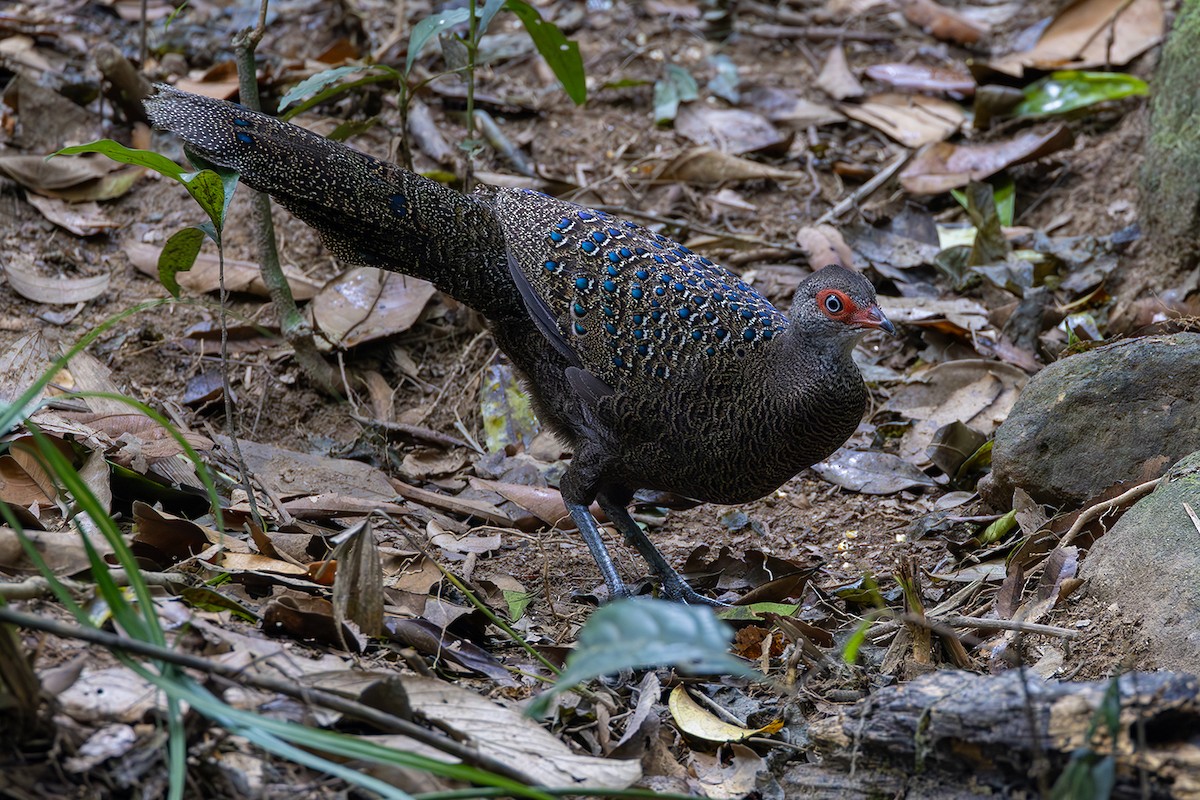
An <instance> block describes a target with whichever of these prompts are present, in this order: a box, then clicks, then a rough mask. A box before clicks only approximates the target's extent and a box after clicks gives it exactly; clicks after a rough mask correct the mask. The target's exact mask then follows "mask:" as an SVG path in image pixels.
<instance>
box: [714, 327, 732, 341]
mask: <svg viewBox="0 0 1200 800" xmlns="http://www.w3.org/2000/svg"><path fill="white" fill-rule="evenodd" d="M728 335H729V331H727V330H725V329H724V328H717V329H716V330H715V331H713V336H716V337H717V339H718V341H724V339H725V337H726V336H728Z"/></svg>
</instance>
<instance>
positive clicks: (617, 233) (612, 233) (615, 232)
mask: <svg viewBox="0 0 1200 800" xmlns="http://www.w3.org/2000/svg"><path fill="white" fill-rule="evenodd" d="M608 235H609V236H612V237H617V236H624V235H625V234H623V233H621V232H620V231H619V230H617V229H616V228H609V229H608Z"/></svg>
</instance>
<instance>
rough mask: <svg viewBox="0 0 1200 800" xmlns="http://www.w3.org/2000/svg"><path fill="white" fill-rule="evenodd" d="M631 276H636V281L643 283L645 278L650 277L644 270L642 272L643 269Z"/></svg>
mask: <svg viewBox="0 0 1200 800" xmlns="http://www.w3.org/2000/svg"><path fill="white" fill-rule="evenodd" d="M633 274H634V275H637V276H638V279H639V280H643V281H644V280H646V278H649V277H650V273H649V272H646V270H644V269H639V270H638V271H637V272H635V273H633Z"/></svg>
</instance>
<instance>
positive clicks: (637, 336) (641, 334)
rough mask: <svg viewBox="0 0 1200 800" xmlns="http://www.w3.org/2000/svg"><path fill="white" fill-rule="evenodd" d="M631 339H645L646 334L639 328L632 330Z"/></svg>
mask: <svg viewBox="0 0 1200 800" xmlns="http://www.w3.org/2000/svg"><path fill="white" fill-rule="evenodd" d="M633 338H635V339H644V338H646V332H645V331H644V330H642V329H641V328H634V329H633Z"/></svg>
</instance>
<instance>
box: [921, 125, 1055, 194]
mask: <svg viewBox="0 0 1200 800" xmlns="http://www.w3.org/2000/svg"><path fill="white" fill-rule="evenodd" d="M1074 142H1075V137H1074V136H1073V135H1072V134H1071V131H1070V129H1069V128H1067V127H1066V126H1065V125H1059V126H1058V127H1056V128H1054V129H1053V130H1051V131H1050V132H1048V133H1041V134H1040V133H1036V132H1033V131H1030V132H1028V133H1023V134H1021V135H1019V136H1017V137H1015V138H1013V139H1008V140H1006V141H1001V142H990V143H988V144H951V143H950V142H937V143H935V144H932V145H930V146H929V147H927V148H925V149H924V150H922V151H921V152H919V153H917V155H916V157H915V158H913V160H912V161H910V162H909V163H908V166H906V167H905V168H904V170H903V171H902V172H901V173H900V184H901V185H902V186H903V187H904V189H905V191H908V192H910V193H912V194H941V193H942V192H948V191H950V190H951V189H958V188H960V187H962V186H966V185H967V184H968V183H970V182H971V181H981V180H983V179H984V178H987V177H989V176H991V175H995V174H996V173H997V172H999V171H1000V170H1002V169H1004V168H1005V167H1010V166H1013V165H1015V164H1024V163H1026V162H1029V161H1037V160H1038V159H1040V158H1045V157H1046V156H1048V155H1050V154H1051V153H1055V152H1057V151H1059V150H1062V149H1065V148H1068V147H1070V146H1071V145H1072V144H1074Z"/></svg>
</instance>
